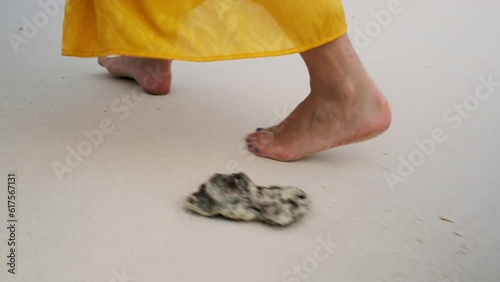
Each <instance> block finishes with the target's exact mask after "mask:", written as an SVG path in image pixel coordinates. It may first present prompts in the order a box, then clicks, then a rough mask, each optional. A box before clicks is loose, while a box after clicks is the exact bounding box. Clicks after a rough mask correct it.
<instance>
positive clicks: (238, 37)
mask: <svg viewBox="0 0 500 282" xmlns="http://www.w3.org/2000/svg"><path fill="white" fill-rule="evenodd" d="M346 29H347V27H346V22H345V17H344V11H343V7H342V3H341V0H67V1H66V10H65V17H64V27H63V46H62V54H63V55H67V56H79V57H97V56H107V55H127V56H137V57H149V58H163V59H175V60H188V61H215V60H228V59H239V58H253V57H265V56H275V55H284V54H291V53H297V52H302V51H305V50H308V49H311V48H314V47H317V46H320V45H323V44H325V43H327V42H330V41H332V40H334V39H336V38H338V37H340V36H342V35H343V34H345V33H346Z"/></svg>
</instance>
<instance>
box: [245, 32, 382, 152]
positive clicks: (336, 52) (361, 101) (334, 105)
mask: <svg viewBox="0 0 500 282" xmlns="http://www.w3.org/2000/svg"><path fill="white" fill-rule="evenodd" d="M301 56H302V58H303V59H304V61H305V63H306V66H307V68H308V70H309V75H310V84H311V93H310V94H309V96H307V98H306V99H305V100H304V101H302V103H300V104H299V105H298V106H297V108H295V110H294V111H293V112H292V113H291V114H290V116H288V117H287V118H286V119H285V120H284V121H282V122H281V123H280V124H279V125H277V126H274V127H271V128H267V129H264V130H260V131H257V132H254V133H252V134H250V135H248V136H247V142H248V148H249V150H250V151H252V152H254V153H255V154H256V155H258V156H261V157H266V158H271V159H275V160H280V161H293V160H298V159H301V158H304V157H306V156H308V155H311V154H314V153H316V152H319V151H323V150H326V149H329V148H333V147H336V146H340V145H345V144H349V143H353V142H356V141H361V140H365V139H369V138H371V137H374V136H376V135H378V134H380V133H382V132H384V131H385V130H386V129H387V128H388V127H389V125H390V123H391V113H390V109H389V105H388V103H387V101H386V99H385V97H384V96H383V95H382V93H381V92H380V91H379V90H378V89H377V87H376V86H375V84H374V83H373V81H372V80H371V79H370V77H369V76H368V74H367V73H366V71H365V69H364V67H363V65H362V64H361V61H360V60H359V58H358V56H357V55H356V53H355V51H354V48H353V47H352V45H351V42H350V40H349V38H348V36H347V35H343V36H341V37H340V38H338V39H336V40H334V41H332V42H330V43H327V44H325V45H323V46H320V47H317V48H314V49H311V50H308V51H306V52H303V53H301Z"/></svg>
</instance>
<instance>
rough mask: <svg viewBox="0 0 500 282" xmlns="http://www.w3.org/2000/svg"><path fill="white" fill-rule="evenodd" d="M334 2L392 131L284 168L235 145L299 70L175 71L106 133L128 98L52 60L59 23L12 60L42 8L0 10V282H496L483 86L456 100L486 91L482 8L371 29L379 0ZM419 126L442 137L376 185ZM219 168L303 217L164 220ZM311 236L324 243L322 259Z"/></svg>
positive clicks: (489, 8)
mask: <svg viewBox="0 0 500 282" xmlns="http://www.w3.org/2000/svg"><path fill="white" fill-rule="evenodd" d="M42 1H47V0H42ZM345 2H346V3H345V5H346V9H347V12H346V13H347V17H348V20H349V24H350V33H351V35H352V36H355V35H356V34H357V33H356V28H362V29H364V28H365V27H366V26H367V25H368V27H369V28H373V30H372V32H373V33H372V35H373V38H371V39H370V41H369V42H368V44H366V43H367V42H366V40H365V42H363V41H359V40H358V42H357V46H358V47H363V46H360V44H361V43H363V44H366V45H367V46H366V47H365V48H360V49H362V50H361V57H362V59H363V61H364V63H365V65H366V67H367V68H368V69H369V71H370V73H371V74H372V76H373V77H374V79H375V80H376V81H377V83H378V84H379V86H380V88H381V89H382V90H383V91H384V92H385V93H386V95H387V96H388V98H389V100H390V102H391V105H392V109H393V114H394V123H393V125H392V127H391V129H390V130H389V131H388V132H387V133H386V134H384V135H382V136H380V137H378V138H376V139H374V140H372V141H368V142H364V143H360V144H356V145H351V146H346V147H342V148H338V149H335V150H331V151H328V152H324V153H320V154H317V155H315V156H314V157H311V158H308V159H306V160H303V161H299V162H294V163H280V162H276V161H272V160H267V159H258V158H253V157H251V155H249V154H247V153H245V151H244V150H240V149H239V146H240V145H241V144H242V143H241V142H242V138H243V137H244V136H245V134H246V133H247V132H249V131H252V130H254V129H255V128H256V127H259V126H267V125H269V124H271V123H274V122H276V121H278V120H279V119H281V118H282V117H283V115H284V114H285V113H287V112H289V111H291V110H292V109H293V107H294V106H295V105H296V104H297V103H298V102H299V101H301V99H303V98H304V97H305V95H306V94H307V91H308V78H307V75H306V70H305V67H304V66H303V63H302V62H301V60H300V57H299V56H297V55H294V56H285V57H276V58H267V59H258V60H240V61H231V62H217V63H204V64H197V63H186V62H175V63H174V66H173V67H174V68H173V70H174V86H173V90H172V93H171V94H170V95H168V96H163V97H152V96H147V97H146V99H145V100H144V101H142V102H140V103H138V105H137V106H136V108H131V107H126V108H127V109H129V110H130V115H129V116H127V117H126V118H124V119H123V120H121V119H120V115H121V114H122V113H123V112H119V113H115V112H113V111H112V110H111V109H110V107H111V105H112V104H113V103H114V101H115V100H116V99H121V97H122V96H128V95H129V94H130V93H131V91H132V90H133V89H134V87H135V84H134V83H132V82H127V81H120V80H115V79H111V78H110V77H109V76H107V75H106V74H105V72H104V70H103V69H101V68H100V67H99V66H98V65H97V63H96V62H95V60H94V59H87V60H86V59H77V58H65V57H61V56H60V55H59V48H60V43H61V40H60V37H61V23H62V11H59V12H58V13H57V15H55V17H49V18H48V19H49V20H48V23H47V24H46V25H44V26H43V27H41V28H39V31H38V32H37V33H36V34H35V36H34V37H33V38H30V39H27V40H28V42H27V43H26V44H21V45H20V46H19V52H18V53H17V54H16V53H15V52H14V50H13V48H12V46H11V44H10V43H9V40H8V38H7V35H8V33H9V32H15V33H16V34H21V32H22V31H19V30H18V29H19V27H20V26H21V25H22V18H23V17H26V18H28V19H29V20H30V21H31V19H32V17H33V15H35V13H37V12H38V11H42V10H41V8H40V7H39V6H38V5H37V4H36V1H28V0H22V1H20V0H8V1H7V2H6V3H3V7H2V9H1V11H0V18H1V22H2V24H1V25H0V35H1V38H2V39H1V41H0V48H1V50H2V52H1V55H0V56H1V57H0V87H1V88H0V89H1V92H0V95H1V96H0V99H1V102H0V132H1V133H0V174H1V175H0V179H2V180H1V181H0V187H2V189H0V208H1V211H0V240H1V242H0V265H1V266H0V281H2V282H3V281H23V282H24V281H30V282H31V281H37V282H41V281H50V282H59V281H61V282H62V281H64V282H66V281H94V282H113V281H115V282H123V281H127V282H129V281H137V282H139V281H140V282H149V281H179V282H191V281H214V282H215V281H217V282H220V281H237V282H246V281H249V282H250V281H251V282H255V281H260V282H267V281H269V282H271V281H294V282H297V281H325V282H326V281H343V282H346V281H355V282H360V281H367V282H372V281H439V282H442V281H449V282H451V281H464V282H465V281H467V282H472V281H480V282H490V281H491V282H493V281H499V280H500V268H499V266H500V240H499V238H500V224H499V217H498V214H499V212H500V204H499V200H500V198H499V188H500V176H499V166H500V149H499V143H500V127H499V124H500V114H499V110H498V109H499V107H500V97H498V96H499V95H498V94H499V93H500V87H496V89H495V88H494V89H493V90H496V92H494V93H493V94H492V95H490V97H487V98H484V97H483V98H484V99H483V100H479V99H477V98H473V97H472V96H473V95H474V92H475V89H476V87H477V86H478V85H480V82H479V80H478V77H480V76H483V77H485V78H487V77H488V75H491V76H492V77H493V79H494V80H495V81H500V52H499V50H500V49H499V46H500V39H499V37H498V27H499V26H500V21H499V20H498V10H499V9H500V4H499V2H498V1H466V0H455V1H452V0H445V1H432V0H421V1H409V0H405V1H402V2H401V5H402V7H403V10H402V11H401V12H400V13H399V14H394V15H393V16H392V19H391V22H390V23H389V24H388V25H387V26H386V27H381V28H380V31H379V32H378V33H377V30H376V26H375V25H374V26H371V27H370V25H372V23H373V21H374V17H373V15H372V14H370V12H371V11H379V10H382V9H386V7H387V4H388V3H389V2H390V0H376V1H374V0H370V1H368V0H365V1H347V0H346V1H345ZM61 9H62V8H61ZM40 20H43V18H40ZM379 26H380V25H379ZM361 45H362V44H361ZM480 91H481V92H480V93H481V94H487V93H488V91H487V89H486V88H483V89H480ZM464 99H467V100H466V101H467V102H468V103H470V104H469V106H468V107H469V109H473V111H472V112H469V111H467V112H465V113H464V115H470V116H469V117H468V118H460V119H462V124H461V125H460V126H459V127H458V128H456V129H455V128H453V126H456V125H457V124H456V122H458V121H453V122H447V121H446V120H444V119H443V117H442V116H443V114H444V113H446V112H447V110H448V109H449V108H452V107H453V105H454V104H461V103H462V102H463V101H464ZM474 102H478V105H474V104H473V103H474ZM115 103H116V102H115ZM115 106H116V105H115ZM120 106H123V105H122V104H120ZM473 106H477V107H476V108H477V109H476V108H474V107H473ZM471 107H472V108H471ZM123 111H125V109H123ZM457 117H458V115H456V114H452V115H450V116H449V117H448V118H455V119H457ZM102 119H109V120H111V122H112V124H113V126H115V127H116V129H115V130H114V131H113V132H112V133H109V134H106V136H105V139H104V141H103V142H102V143H101V144H99V145H98V146H97V147H95V148H93V149H92V152H91V153H90V154H89V155H88V156H85V157H83V159H82V162H81V164H79V165H78V166H77V167H76V168H74V169H73V171H72V172H70V173H66V174H64V176H63V180H62V181H59V180H58V178H57V176H56V174H55V172H54V170H53V168H52V165H53V163H54V162H60V163H65V158H66V155H67V152H66V150H65V147H66V146H69V147H71V148H73V149H75V148H76V146H77V144H78V143H79V142H80V141H82V140H86V139H85V137H84V135H83V134H82V133H81V132H82V131H83V130H92V129H96V128H98V126H99V123H100V121H101V120H102ZM436 129H441V130H442V132H441V134H442V135H445V137H446V140H445V141H444V142H442V143H441V144H438V145H437V146H436V149H435V151H434V152H431V153H430V154H429V156H425V157H424V159H422V161H423V162H424V163H423V164H421V165H419V166H417V167H416V170H415V171H414V172H413V173H411V175H410V176H408V177H405V181H404V182H403V183H397V184H396V185H395V186H394V187H393V189H391V187H390V185H388V183H387V181H386V176H387V175H388V173H389V172H391V171H392V172H393V173H395V174H397V173H398V172H397V171H398V166H399V164H400V159H398V158H399V156H402V157H403V158H404V159H406V160H408V158H409V156H410V154H411V156H412V157H413V158H414V161H419V159H418V157H419V156H420V157H422V156H423V153H415V152H416V151H417V150H418V147H417V145H415V143H414V141H415V140H417V139H418V140H420V141H422V140H424V139H426V138H430V137H432V132H433V131H434V130H436ZM437 133H439V132H437ZM440 138H443V137H442V136H441V137H440ZM438 139H439V138H438ZM233 166H237V167H238V169H241V170H242V171H244V172H246V173H247V174H249V175H250V176H251V177H253V178H254V180H255V181H256V182H257V183H260V184H263V185H266V184H273V183H275V184H288V185H296V186H298V187H301V188H303V189H305V190H306V191H307V192H308V193H309V194H310V195H311V197H312V199H313V210H312V211H311V213H310V214H309V215H308V216H307V217H306V218H305V219H304V220H302V221H300V222H299V223H298V224H296V225H294V226H292V227H290V228H287V229H277V228H270V227H268V226H265V225H263V224H260V223H241V224H239V223H235V222H231V221H226V220H211V219H207V218H203V217H198V216H194V215H190V214H187V213H186V212H184V211H183V210H182V208H181V204H182V201H183V200H184V197H185V196H186V195H187V194H189V193H190V192H192V191H194V190H195V189H196V188H197V186H198V184H199V183H201V182H203V181H205V180H206V178H207V177H209V176H210V175H211V174H212V173H214V172H222V171H225V170H227V169H228V168H229V169H230V168H231V167H233ZM8 172H16V173H17V175H18V184H17V189H18V190H17V192H18V202H17V211H16V215H17V217H18V219H19V222H18V223H17V226H16V227H17V229H16V236H17V237H16V240H17V243H18V245H17V253H16V259H17V261H16V263H17V265H16V272H17V274H16V275H11V274H9V273H7V265H6V263H7V258H6V256H7V255H8V253H7V250H6V247H7V239H8V236H10V233H8V230H7V229H6V226H7V223H6V219H7V218H6V216H7V209H6V207H5V205H6V203H7V189H6V186H7V183H6V182H7V180H6V178H7V173H8ZM403 173H404V172H403ZM440 217H446V218H449V219H452V220H453V221H454V222H447V221H443V220H441V219H440ZM318 240H323V241H328V240H330V241H331V242H333V244H334V245H333V247H332V248H331V249H329V251H330V252H328V251H327V250H325V249H322V248H323V247H322V245H321V244H320V243H319V242H318ZM315 251H319V253H317V254H316V258H315ZM294 265H295V267H294ZM299 271H300V272H301V274H299ZM294 273H295V274H294ZM123 275H125V276H123ZM300 275H302V277H300ZM306 279H308V280H306Z"/></svg>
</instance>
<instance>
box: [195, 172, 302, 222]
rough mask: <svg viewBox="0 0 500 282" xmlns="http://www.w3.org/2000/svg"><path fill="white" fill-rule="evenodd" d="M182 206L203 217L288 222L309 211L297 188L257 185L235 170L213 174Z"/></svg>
mask: <svg viewBox="0 0 500 282" xmlns="http://www.w3.org/2000/svg"><path fill="white" fill-rule="evenodd" d="M185 205H186V207H187V208H188V209H190V210H192V211H194V212H196V213H199V214H201V215H204V216H217V215H222V216H224V217H228V218H231V219H235V220H244V221H252V220H261V221H263V222H266V223H270V224H276V225H288V224H290V223H292V222H293V221H294V220H295V219H297V218H298V217H300V216H302V215H303V214H305V213H306V212H307V211H308V210H309V207H310V201H309V199H308V197H307V195H306V193H305V192H304V191H302V190H300V189H298V188H295V187H290V186H285V187H283V186H270V187H262V186H257V185H255V183H253V182H252V180H250V178H249V177H248V176H247V175H246V174H244V173H235V174H216V175H214V176H212V177H211V178H210V180H209V181H208V182H206V183H204V184H202V185H201V186H200V189H199V190H198V191H197V192H195V193H193V194H191V195H190V196H189V197H188V198H187V199H186V202H185Z"/></svg>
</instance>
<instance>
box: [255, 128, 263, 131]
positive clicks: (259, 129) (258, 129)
mask: <svg viewBox="0 0 500 282" xmlns="http://www.w3.org/2000/svg"><path fill="white" fill-rule="evenodd" d="M263 129H264V128H262V127H259V128H257V129H256V131H261V130H263Z"/></svg>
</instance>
